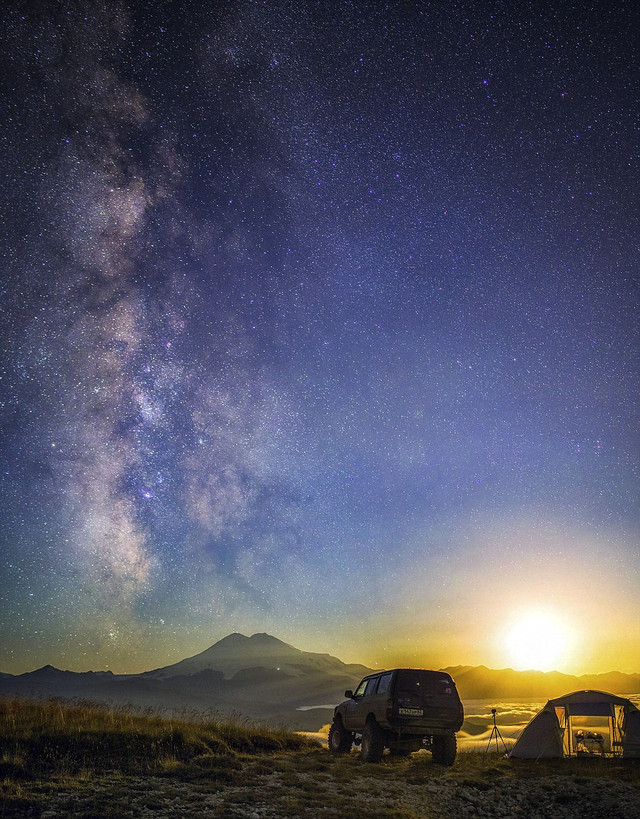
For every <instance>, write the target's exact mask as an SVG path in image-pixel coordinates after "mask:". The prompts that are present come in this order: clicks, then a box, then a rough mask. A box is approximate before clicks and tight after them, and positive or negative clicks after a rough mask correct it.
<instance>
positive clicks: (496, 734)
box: [485, 708, 509, 754]
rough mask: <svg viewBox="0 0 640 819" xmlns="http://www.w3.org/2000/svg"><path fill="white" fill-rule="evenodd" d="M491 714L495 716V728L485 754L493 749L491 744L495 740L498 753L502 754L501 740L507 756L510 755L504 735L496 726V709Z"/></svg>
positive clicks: (492, 730)
mask: <svg viewBox="0 0 640 819" xmlns="http://www.w3.org/2000/svg"><path fill="white" fill-rule="evenodd" d="M491 714H492V715H493V728H492V729H491V735H490V736H489V742H487V747H486V748H485V754H486V753H487V752H488V751H489V748H490V747H491V743H492V742H493V740H494V739H495V741H496V753H497V754H499V753H500V748H499V747H498V738H500V742H501V743H502V747H503V748H504V752H505V754H507V753H509V752H508V751H507V746H506V745H505V744H504V739H503V738H502V734H501V733H500V729H499V728H498V726H497V725H496V709H495V708H492V709H491Z"/></svg>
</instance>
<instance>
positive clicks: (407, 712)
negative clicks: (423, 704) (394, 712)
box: [398, 708, 422, 717]
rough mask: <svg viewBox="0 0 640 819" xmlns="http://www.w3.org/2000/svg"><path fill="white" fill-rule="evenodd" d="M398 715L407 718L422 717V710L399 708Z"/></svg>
mask: <svg viewBox="0 0 640 819" xmlns="http://www.w3.org/2000/svg"><path fill="white" fill-rule="evenodd" d="M398 713H399V714H402V715H403V716H405V717H421V716H422V708H398Z"/></svg>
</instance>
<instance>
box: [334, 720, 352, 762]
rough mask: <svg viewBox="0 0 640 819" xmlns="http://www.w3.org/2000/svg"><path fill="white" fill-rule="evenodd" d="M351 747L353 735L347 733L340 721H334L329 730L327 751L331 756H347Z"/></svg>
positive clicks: (349, 732)
mask: <svg viewBox="0 0 640 819" xmlns="http://www.w3.org/2000/svg"><path fill="white" fill-rule="evenodd" d="M352 745H353V734H352V733H351V731H347V730H346V729H345V727H344V725H343V724H342V720H341V719H337V720H335V721H334V722H333V723H332V725H331V728H329V750H330V751H331V753H332V754H348V753H349V751H350V750H351V746H352Z"/></svg>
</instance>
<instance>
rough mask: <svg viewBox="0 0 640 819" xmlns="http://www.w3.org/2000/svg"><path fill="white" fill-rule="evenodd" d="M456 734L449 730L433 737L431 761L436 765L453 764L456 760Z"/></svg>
mask: <svg viewBox="0 0 640 819" xmlns="http://www.w3.org/2000/svg"><path fill="white" fill-rule="evenodd" d="M456 752H457V745H456V735H455V734H454V733H453V731H451V733H449V734H444V735H443V736H436V737H434V738H433V761H434V762H437V763H438V765H453V763H454V762H455V761H456Z"/></svg>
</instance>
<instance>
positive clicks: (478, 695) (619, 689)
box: [444, 665, 640, 700]
mask: <svg viewBox="0 0 640 819" xmlns="http://www.w3.org/2000/svg"><path fill="white" fill-rule="evenodd" d="M444 670H445V671H448V672H449V673H450V674H451V676H452V677H453V678H454V680H455V681H456V686H457V688H458V692H459V693H460V696H461V698H462V699H463V700H464V699H465V698H466V699H489V698H491V697H493V698H497V697H500V698H507V697H513V698H516V699H530V700H531V699H533V700H535V699H548V698H550V697H560V696H562V695H563V694H567V693H569V692H570V691H580V690H587V689H592V690H596V691H610V692H612V693H617V694H636V693H640V674H622V673H621V672H619V671H611V672H609V673H607V674H584V675H582V676H579V677H576V676H573V675H571V674H562V673H561V672H559V671H515V670H514V669H513V668H503V669H495V668H486V666H483V665H480V666H454V667H451V668H446V669H444Z"/></svg>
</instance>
